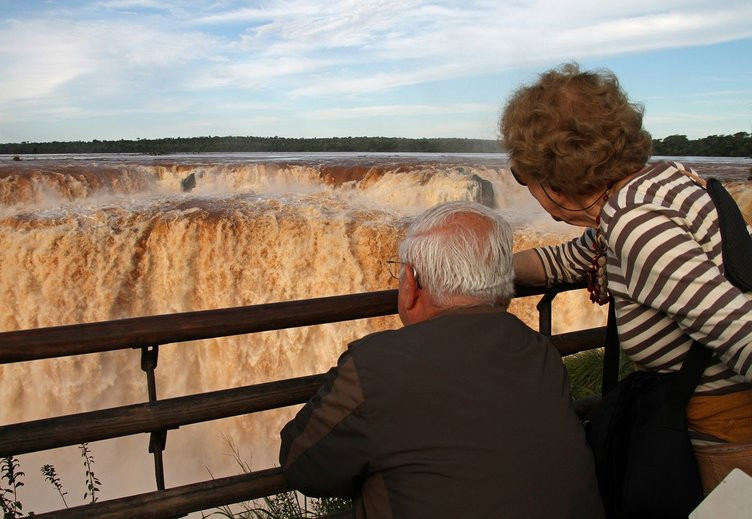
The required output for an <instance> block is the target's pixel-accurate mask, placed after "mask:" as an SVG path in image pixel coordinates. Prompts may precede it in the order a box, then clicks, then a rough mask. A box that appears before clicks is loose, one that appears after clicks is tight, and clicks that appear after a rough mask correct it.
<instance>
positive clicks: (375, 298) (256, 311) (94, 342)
mask: <svg viewBox="0 0 752 519" xmlns="http://www.w3.org/2000/svg"><path fill="white" fill-rule="evenodd" d="M583 286H584V285H582V284H581V283H580V284H572V285H562V286H561V287H559V288H558V291H565V290H575V289H579V288H582V287H583ZM544 292H545V289H543V288H540V287H522V286H518V287H516V288H515V293H516V297H528V296H534V295H540V294H543V293H544ZM395 313H397V290H382V291H380V292H365V293H361V294H349V295H343V296H332V297H321V298H316V299H303V300H297V301H287V302H282V303H269V304H263V305H252V306H242V307H237V308H224V309H219V310H205V311H198V312H183V313H177V314H168V315H153V316H147V317H133V318H129V319H119V320H115V321H102V322H96V323H84V324H72V325H66V326H53V327H49V328H37V329H32V330H17V331H13V332H4V333H0V364H7V363H11V362H22V361H28V360H38V359H49V358H55V357H64V356H68V355H82V354H86V353H98V352H104V351H113V350H121V349H126V348H142V347H148V346H152V345H154V344H170V343H174V342H182V341H192V340H199V339H210V338H213V337H228V336H232V335H240V334H245V333H255V332H265V331H269V330H279V329H283V328H296V327H299V326H312V325H316V324H325V323H334V322H340V321H351V320H354V319H364V318H368V317H380V316H384V315H392V314H395Z"/></svg>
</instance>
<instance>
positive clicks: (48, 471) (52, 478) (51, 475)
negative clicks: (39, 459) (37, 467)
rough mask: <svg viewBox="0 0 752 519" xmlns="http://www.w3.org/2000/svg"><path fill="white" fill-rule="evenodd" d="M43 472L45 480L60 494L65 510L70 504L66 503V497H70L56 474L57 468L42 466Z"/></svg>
mask: <svg viewBox="0 0 752 519" xmlns="http://www.w3.org/2000/svg"><path fill="white" fill-rule="evenodd" d="M41 470H42V474H43V475H44V479H45V480H47V481H49V482H50V484H51V485H52V486H53V487H55V489H56V490H57V493H58V494H60V499H62V500H63V504H64V505H65V508H68V503H66V502H65V496H67V495H68V492H64V491H63V485H62V483H61V482H60V478H59V477H58V475H57V472H55V467H53V466H52V465H44V466H42V469H41ZM84 498H85V497H84Z"/></svg>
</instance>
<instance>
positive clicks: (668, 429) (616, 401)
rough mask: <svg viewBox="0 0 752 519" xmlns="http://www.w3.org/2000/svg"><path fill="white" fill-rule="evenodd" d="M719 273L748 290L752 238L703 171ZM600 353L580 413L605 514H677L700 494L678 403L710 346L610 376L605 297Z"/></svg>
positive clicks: (614, 359) (685, 398) (613, 347)
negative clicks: (661, 366) (596, 392)
mask: <svg viewBox="0 0 752 519" xmlns="http://www.w3.org/2000/svg"><path fill="white" fill-rule="evenodd" d="M707 191H708V193H709V194H710V195H711V198H713V201H714V203H715V205H716V209H717V211H718V214H719V221H720V228H721V236H722V250H723V261H724V269H725V274H726V277H727V278H728V279H729V281H731V282H732V283H733V284H734V285H736V286H737V287H739V288H740V289H742V290H745V291H749V290H752V275H750V274H752V273H751V272H750V262H749V260H750V258H752V238H750V236H749V233H748V232H747V228H746V224H745V223H744V220H743V218H742V216H741V212H740V211H739V208H738V206H737V205H736V203H735V202H734V199H733V198H732V197H731V195H729V194H728V192H727V191H726V190H725V189H724V188H723V186H722V185H721V183H720V182H718V181H717V180H715V179H710V180H709V181H708V183H707ZM604 350H605V351H604V360H603V395H604V396H603V400H602V402H601V404H600V405H599V406H598V407H597V408H596V409H595V410H594V411H593V412H591V413H590V415H589V416H588V417H587V419H586V420H585V427H586V436H587V440H588V443H589V444H590V447H591V449H592V451H593V457H594V459H595V467H596V475H597V479H598V487H599V491H600V494H601V498H602V499H603V504H604V508H605V510H606V517H607V518H609V519H629V518H645V519H650V518H662V519H671V518H674V517H676V518H684V519H686V517H687V516H688V515H689V513H690V512H691V511H692V510H694V508H696V506H697V505H698V504H699V503H700V501H702V499H703V490H702V483H701V480H700V474H699V469H698V467H697V460H696V458H695V455H694V450H693V449H692V444H691V442H690V437H689V432H688V430H687V420H686V407H687V404H688V403H689V400H690V398H691V397H692V394H693V393H694V389H695V387H696V386H697V384H698V382H699V381H700V378H701V377H702V373H703V372H704V370H705V368H706V367H707V366H708V364H709V363H710V358H711V356H712V351H711V350H710V349H709V348H706V347H705V346H703V345H702V344H701V343H699V342H697V341H694V342H693V344H692V346H691V348H690V350H689V353H688V354H687V356H686V357H685V359H684V362H683V363H682V367H681V369H680V370H679V372H677V373H667V374H661V373H651V372H634V373H631V374H630V375H629V376H627V377H626V378H625V379H624V380H622V381H621V382H619V383H618V384H617V383H616V380H617V377H618V365H619V339H618V335H617V331H616V318H615V312H614V302H613V300H612V301H611V303H610V306H609V315H608V325H607V331H606V343H605V347H604Z"/></svg>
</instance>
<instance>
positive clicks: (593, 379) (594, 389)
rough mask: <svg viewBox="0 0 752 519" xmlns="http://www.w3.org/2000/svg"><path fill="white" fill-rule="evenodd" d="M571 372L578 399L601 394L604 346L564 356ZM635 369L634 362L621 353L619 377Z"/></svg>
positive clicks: (574, 395)
mask: <svg viewBox="0 0 752 519" xmlns="http://www.w3.org/2000/svg"><path fill="white" fill-rule="evenodd" d="M564 366H566V368H567V371H568V372H569V383H570V385H571V387H572V398H573V399H574V400H577V399H579V398H585V397H588V396H594V395H600V394H601V383H602V380H603V348H598V349H595V350H586V351H581V352H580V353H575V354H574V355H569V356H567V357H564ZM632 371H634V364H633V363H632V361H631V360H629V359H628V358H627V356H626V355H624V354H621V355H619V379H620V380H621V379H622V378H624V377H625V376H627V375H628V374H629V373H631V372H632Z"/></svg>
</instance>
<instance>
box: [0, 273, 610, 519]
mask: <svg viewBox="0 0 752 519" xmlns="http://www.w3.org/2000/svg"><path fill="white" fill-rule="evenodd" d="M583 286H584V285H582V284H571V285H561V286H557V287H554V288H549V289H544V288H529V287H516V295H515V297H526V296H531V295H541V294H546V296H545V297H544V298H542V299H541V301H540V303H539V305H538V310H539V312H540V316H541V330H542V332H543V333H546V334H550V318H551V312H550V304H551V300H552V299H553V296H554V295H555V294H556V293H559V292H565V291H569V290H574V289H579V288H582V287H583ZM396 312H397V290H384V291H380V292H369V293H361V294H351V295H343V296H332V297H324V298H317V299H308V300H298V301H289V302H282V303H271V304H263V305H253V306H245V307H238V308H227V309H220V310H208V311H198V312H184V313H180V314H170V315H158V316H147V317H138V318H130V319H121V320H118V321H106V322H97V323H86V324H78V325H67V326H57V327H49V328H40V329H34V330H20V331H14V332H5V333H0V363H12V362H20V361H28V360H41V359H46V358H55V357H62V356H68V355H79V354H85V353H97V352H105V351H113V350H119V349H129V348H141V350H142V358H141V367H142V369H144V371H146V373H147V379H148V382H149V400H150V401H149V402H147V403H141V404H133V405H128V406H121V407H115V408H110V409H104V410H99V411H92V412H86V413H78V414H75V415H67V416H59V417H53V418H45V419H42V420H35V421H31V422H25V423H17V424H11V425H6V426H0V457H7V456H11V455H17V454H24V453H28V452H37V451H41V450H46V449H51V448H56V447H63V446H67V445H76V444H80V443H85V442H89V441H96V440H102V439H108V438H116V437H121V436H127V435H131V434H138V433H151V440H150V448H149V450H150V452H153V453H154V455H155V472H156V476H157V487H158V489H159V490H157V491H155V492H149V493H146V494H139V495H135V496H127V497H124V498H119V499H114V500H110V501H105V502H100V503H94V504H91V505H85V506H81V507H76V508H72V509H68V510H61V511H58V512H50V513H45V514H40V515H39V517H89V516H90V514H92V513H95V514H96V515H97V517H109V518H116V517H130V516H131V515H132V514H133V513H134V510H135V509H138V510H139V513H140V514H141V515H140V516H142V517H173V516H175V515H182V514H184V513H188V512H191V511H195V510H202V509H207V508H211V507H214V506H220V505H225V504H229V503H234V502H238V501H243V500H252V499H255V498H259V497H263V496H267V495H271V494H274V493H279V492H283V491H286V490H289V486H288V485H287V483H286V482H285V481H284V478H282V476H281V474H280V473H279V469H268V470H262V471H256V472H251V473H248V474H244V475H242V476H236V477H232V478H223V479H221V480H213V481H204V482H200V483H194V484H191V485H185V486H182V487H174V488H170V489H165V486H164V478H163V474H162V468H161V463H162V461H161V450H162V449H164V435H165V434H166V431H167V430H169V429H175V428H178V427H180V426H182V425H187V424H192V423H198V422H204V421H209V420H215V419H219V418H227V417H230V416H237V415H240V414H247V413H253V412H258V411H264V410H268V409H275V408H279V407H286V406H289V405H295V404H300V403H304V402H306V401H307V400H308V399H309V398H310V397H311V396H312V395H313V393H314V392H315V391H316V390H317V388H318V387H319V386H320V384H321V382H322V379H323V376H324V375H323V374H319V375H310V376H306V377H299V378H295V379H287V380H278V381H274V382H268V383H264V384H257V385H253V386H245V387H240V388H232V389H227V390H222V391H214V392H208V393H200V394H196V395H189V396H183V397H176V398H170V399H163V400H156V394H155V390H154V387H152V386H154V368H155V367H156V358H157V353H158V347H159V346H160V345H162V344H170V343H174V342H182V341H188V340H199V339H209V338H213V337H223V336H230V335H239V334H245V333H254V332H261V331H269V330H276V329H283V328H292V327H299V326H310V325H317V324H325V323H331V322H340V321H346V320H353V319H361V318H368V317H379V316H384V315H390V314H394V313H396ZM544 329H545V330H544ZM604 338H605V327H601V328H592V329H588V330H582V331H578V332H569V333H565V334H560V335H554V336H552V337H551V341H552V343H553V344H554V346H556V348H557V349H558V350H559V352H560V353H561V354H562V355H568V354H571V353H576V352H578V351H582V350H585V349H591V348H593V347H597V345H599V344H602V343H603V340H604ZM594 345H596V346H594ZM581 404H582V405H581V406H580V407H582V409H586V407H587V406H590V405H592V402H581ZM576 407H577V406H576ZM159 437H161V438H162V440H161V446H159V445H158V444H159V443H160V441H159ZM152 443H154V445H155V446H156V447H155V450H152ZM142 512H143V513H142ZM144 514H145V515H144Z"/></svg>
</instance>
